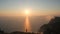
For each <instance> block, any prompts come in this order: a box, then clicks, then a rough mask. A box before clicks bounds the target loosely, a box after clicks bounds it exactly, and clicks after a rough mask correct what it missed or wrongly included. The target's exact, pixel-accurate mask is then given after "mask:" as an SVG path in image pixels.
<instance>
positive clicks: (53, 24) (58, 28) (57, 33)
mask: <svg viewBox="0 0 60 34" xmlns="http://www.w3.org/2000/svg"><path fill="white" fill-rule="evenodd" d="M0 34H60V17H55V18H52V19H51V20H50V22H49V23H48V24H44V25H42V26H41V27H40V29H39V33H33V32H32V33H31V32H19V31H15V32H11V33H4V31H1V30H0Z"/></svg>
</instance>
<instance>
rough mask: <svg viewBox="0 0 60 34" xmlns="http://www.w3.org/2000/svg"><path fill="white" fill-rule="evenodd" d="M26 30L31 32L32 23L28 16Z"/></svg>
mask: <svg viewBox="0 0 60 34" xmlns="http://www.w3.org/2000/svg"><path fill="white" fill-rule="evenodd" d="M25 32H31V25H30V22H29V17H28V16H26V18H25Z"/></svg>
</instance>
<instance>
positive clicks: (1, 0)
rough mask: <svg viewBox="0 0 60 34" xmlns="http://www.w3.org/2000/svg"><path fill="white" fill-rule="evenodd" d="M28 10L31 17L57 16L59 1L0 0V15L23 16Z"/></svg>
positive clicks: (59, 6)
mask: <svg viewBox="0 0 60 34" xmlns="http://www.w3.org/2000/svg"><path fill="white" fill-rule="evenodd" d="M25 9H27V10H28V9H30V13H31V14H32V15H34V14H35V15H49V14H50V15H51V14H52V15H58V14H59V13H60V0H0V14H4V13H5V14H7V13H8V14H20V15H21V14H24V10H25Z"/></svg>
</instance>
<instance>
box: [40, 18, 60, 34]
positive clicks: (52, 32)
mask: <svg viewBox="0 0 60 34" xmlns="http://www.w3.org/2000/svg"><path fill="white" fill-rule="evenodd" d="M39 32H40V33H43V34H60V17H55V18H54V19H51V21H50V22H49V23H48V24H44V25H43V26H41V27H40V29H39Z"/></svg>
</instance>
